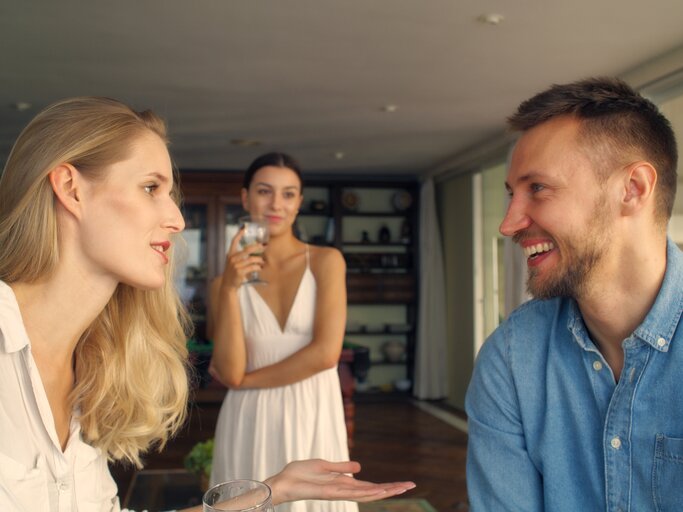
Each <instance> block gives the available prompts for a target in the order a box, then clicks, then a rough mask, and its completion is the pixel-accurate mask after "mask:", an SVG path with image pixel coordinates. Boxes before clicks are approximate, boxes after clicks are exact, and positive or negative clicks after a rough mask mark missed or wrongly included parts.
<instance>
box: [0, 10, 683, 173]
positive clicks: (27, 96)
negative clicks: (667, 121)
mask: <svg viewBox="0 0 683 512" xmlns="http://www.w3.org/2000/svg"><path fill="white" fill-rule="evenodd" d="M488 13H497V14H500V15H502V16H503V17H504V19H503V21H502V22H501V23H499V24H498V25H494V24H490V23H482V22H479V21H477V18H478V17H479V16H480V15H482V14H488ZM682 22H683V2H681V1H680V0H653V1H650V2H642V1H635V0H574V1H572V2H567V1H559V0H517V1H514V2H512V1H509V0H508V1H503V0H422V1H420V0H185V1H181V0H117V1H116V2H94V1H92V0H63V1H60V2H50V1H37V0H24V1H15V2H9V1H5V2H3V3H2V6H0V64H1V65H0V84H2V85H1V86H0V161H4V160H5V158H6V156H7V153H8V152H9V149H10V148H11V145H12V143H13V141H14V139H15V138H16V136H17V134H18V133H19V131H20V129H21V127H23V126H24V125H25V124H26V123H27V122H28V120H29V119H30V118H31V117H32V116H33V115H35V113H36V112H37V111H38V110H40V109H41V108H42V107H44V106H46V105H47V104H49V103H50V102H52V101H54V100H57V99H59V98H63V97H68V96H76V95H104V96H111V97H114V98H117V99H121V100H123V101H125V102H128V103H130V104H131V105H132V106H134V107H135V108H138V109H145V108H152V109H153V110H155V111H156V112H157V113H159V114H161V115H162V116H163V117H164V118H166V120H167V121H168V123H169V125H170V136H171V141H172V145H171V152H172V155H173V157H174V159H175V161H176V163H177V165H178V166H179V167H180V168H183V169H227V170H238V169H244V168H245V167H246V166H247V165H248V163H249V162H250V161H251V160H252V159H253V158H254V157H255V156H257V155H259V154H261V153H263V152H265V151H269V150H272V149H278V150H284V151H287V152H289V153H291V154H293V155H294V156H295V157H297V158H298V159H299V160H300V161H301V163H302V165H303V167H304V170H305V171H307V172H310V173H315V172H325V173H332V174H339V173H347V172H348V173H359V174H361V173H362V174H364V175H367V174H375V173H378V174H379V173H384V174H392V175H398V174H425V173H429V172H433V171H434V169H438V168H443V167H444V165H447V164H445V162H449V161H452V160H453V159H454V158H456V159H457V157H458V155H461V154H463V152H466V151H467V150H468V149H469V148H472V147H473V146H476V145H478V144H480V143H482V142H483V141H487V140H491V139H492V138H496V137H498V136H499V135H500V134H501V133H502V132H503V131H504V120H505V117H506V116H507V115H508V114H510V113H511V112H512V111H513V110H514V108H515V107H516V105H517V104H518V103H519V102H520V101H521V100H523V99H525V98H527V97H528V96H530V95H531V94H533V93H535V92H537V91H539V90H541V89H543V88H545V87H547V86H548V85H549V84H551V83H557V82H566V81H571V80H575V79H578V78H582V77H585V76H589V75H607V74H609V75H612V74H614V75H616V74H619V75H621V74H623V73H625V72H627V71H629V70H631V69H633V68H635V67H637V66H639V65H641V64H642V63H644V62H646V61H648V60H649V59H652V58H654V57H657V56H659V55H662V54H664V53H666V52H668V51H671V50H673V49H675V48H679V47H681V46H682V45H683V30H682V29H681V25H682ZM21 102H24V103H28V104H30V105H31V107H30V108H27V109H26V110H18V109H17V108H16V105H17V104H18V103H21ZM389 105H394V106H396V109H395V111H393V112H391V111H386V110H387V108H386V107H387V106H389ZM388 110H391V108H388ZM235 139H246V140H255V141H260V145H258V146H239V145H235V144H233V143H231V141H232V140H235ZM340 156H342V158H339V157H340Z"/></svg>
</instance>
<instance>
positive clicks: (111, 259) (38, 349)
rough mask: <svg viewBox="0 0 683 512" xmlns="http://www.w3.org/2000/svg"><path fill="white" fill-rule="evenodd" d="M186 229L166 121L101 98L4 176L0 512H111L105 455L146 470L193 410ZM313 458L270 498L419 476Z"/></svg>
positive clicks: (52, 124)
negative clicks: (181, 290) (181, 267)
mask: <svg viewBox="0 0 683 512" xmlns="http://www.w3.org/2000/svg"><path fill="white" fill-rule="evenodd" d="M183 227H184V222H183V219H182V216H181V214H180V211H179V210H178V206H177V194H176V181H175V179H174V176H173V173H172V165H171V161H170V158H169V154H168V151H167V148H166V131H165V127H164V124H163V123H162V122H161V121H160V120H159V119H158V118H157V117H156V116H155V115H154V114H152V113H151V112H149V111H146V112H142V113H138V112H135V111H133V110H131V109H130V108H128V107H127V106H125V105H123V104H121V103H119V102H117V101H114V100H110V99H104V98H75V99H70V100H65V101H61V102H58V103H55V104H54V105H52V106H50V107H48V108H47V109H45V110H44V111H43V112H41V113H40V114H38V116H36V118H35V119H34V120H33V121H31V123H30V124H29V125H28V126H27V127H26V128H25V129H24V131H23V132H22V133H21V134H20V135H19V138H18V140H17V142H16V144H15V146H14V148H13V149H12V151H11V153H10V156H9V158H8V160H7V164H6V167H5V169H4V172H3V174H2V178H0V510H2V511H3V512H10V511H30V512H34V511H51V512H66V511H72V510H79V511H81V512H82V511H86V512H87V511H116V510H119V502H118V499H117V497H116V486H115V484H114V482H113V480H112V478H111V476H110V474H109V471H108V468H107V459H114V460H125V461H129V462H131V463H133V464H136V465H138V466H140V464H141V455H142V454H143V453H144V451H145V450H147V449H149V448H150V446H155V447H158V448H161V447H163V446H164V443H165V442H166V441H167V440H168V438H169V436H170V435H172V434H173V433H174V432H175V431H176V430H177V429H178V427H179V426H180V425H181V424H182V423H183V421H184V419H185V411H186V402H187V395H188V380H187V367H186V366H187V352H186V348H185V340H186V333H187V330H188V321H187V317H186V315H185V313H184V311H183V309H182V307H181V305H180V303H179V301H178V297H177V295H176V292H175V290H174V288H173V284H172V280H171V279H169V276H170V275H171V272H172V266H173V242H174V237H175V235H176V234H177V233H178V232H179V231H181V230H182V229H183ZM356 470H358V467H357V465H356V464H355V463H341V464H331V463H327V462H325V461H308V462H303V463H297V464H294V465H290V466H289V467H288V468H285V470H284V471H283V472H282V473H280V474H279V475H276V476H275V477H273V479H271V480H270V481H269V483H270V484H271V485H272V487H273V497H274V501H275V502H279V501H283V500H290V499H302V498H308V497H311V496H320V495H323V496H325V497H327V498H332V499H336V498H347V497H348V496H349V495H351V496H352V497H354V498H357V499H359V500H366V499H377V498H379V497H386V496H389V495H392V494H395V493H397V492H401V491H403V490H405V489H407V488H408V487H409V485H408V484H395V485H394V484H371V483H367V482H359V481H356V480H354V479H353V478H351V477H346V476H344V475H342V474H340V473H341V472H347V471H351V472H353V471H356Z"/></svg>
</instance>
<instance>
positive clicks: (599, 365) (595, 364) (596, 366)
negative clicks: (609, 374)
mask: <svg viewBox="0 0 683 512" xmlns="http://www.w3.org/2000/svg"><path fill="white" fill-rule="evenodd" d="M593 369H594V370H595V371H596V372H599V371H600V370H602V363H601V362H600V361H594V362H593Z"/></svg>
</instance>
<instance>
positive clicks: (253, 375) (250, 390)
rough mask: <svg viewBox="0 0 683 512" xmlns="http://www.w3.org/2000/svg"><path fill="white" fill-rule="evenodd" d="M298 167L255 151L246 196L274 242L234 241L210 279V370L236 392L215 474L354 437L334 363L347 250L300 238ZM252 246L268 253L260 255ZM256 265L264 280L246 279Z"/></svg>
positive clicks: (243, 472) (339, 453)
mask: <svg viewBox="0 0 683 512" xmlns="http://www.w3.org/2000/svg"><path fill="white" fill-rule="evenodd" d="M302 200H303V195H302V180H301V172H300V169H299V167H298V165H297V163H296V162H295V161H294V160H293V159H292V158H291V157H289V156H288V155H286V154H283V153H268V154H266V155H263V156H261V157H259V158H257V159H256V160H255V161H254V162H253V163H252V164H251V166H250V167H249V169H248V170H247V172H246V174H245V181H244V187H243V189H242V204H243V206H244V209H245V210H246V211H247V212H248V213H249V214H250V215H251V216H258V217H262V218H264V219H265V220H266V221H267V222H268V226H269V229H270V240H269V242H268V244H267V246H265V247H263V246H261V245H260V244H255V245H252V246H248V247H246V248H244V249H240V246H239V243H240V239H241V237H242V233H241V232H240V233H238V234H237V235H236V236H235V238H234V239H233V241H232V244H231V247H230V250H229V252H228V255H227V259H226V264H225V271H224V273H223V275H222V276H220V277H218V278H217V279H216V280H214V282H213V283H212V287H211V314H212V320H213V322H212V323H213V340H214V344H215V346H214V353H213V357H212V362H211V372H212V375H213V376H214V377H216V378H217V379H218V380H219V381H220V382H222V383H223V384H225V385H226V386H227V387H228V388H229V391H228V393H227V395H226V398H225V401H224V402H223V406H222V408H221V412H220V416H219V418H218V423H217V426H216V435H215V449H214V459H213V470H212V478H211V480H212V482H213V483H215V482H219V481H221V480H226V479H228V478H250V479H257V480H258V479H262V478H264V476H265V475H268V474H269V473H271V472H272V469H273V468H276V467H281V466H282V465H283V464H286V463H288V462H290V461H292V460H297V459H308V458H318V457H320V458H324V459H330V460H345V459H347V458H348V445H347V437H346V427H345V423H344V412H343V407H342V397H341V389H340V384H339V376H338V374H337V363H338V361H339V355H340V353H341V349H342V342H343V336H344V327H345V324H346V281H345V279H346V273H345V269H346V267H345V263H344V258H343V256H342V255H341V253H340V252H339V251H338V250H336V249H333V248H329V247H315V246H309V245H307V244H305V243H303V242H301V241H300V240H298V239H297V238H296V237H295V236H294V233H293V229H292V227H293V224H294V222H295V220H296V217H297V213H298V211H299V208H300V206H301V202H302ZM254 253H263V256H256V255H254ZM253 270H258V271H259V272H260V275H261V278H262V279H263V280H265V281H266V282H267V284H266V285H265V286H263V285H260V286H253V285H249V284H244V281H245V276H246V275H247V274H248V273H249V272H251V271H253ZM278 510H289V511H346V512H352V511H357V510H358V508H357V505H356V504H355V503H350V502H336V503H332V502H322V501H309V502H299V503H296V504H288V505H285V506H282V507H279V508H278Z"/></svg>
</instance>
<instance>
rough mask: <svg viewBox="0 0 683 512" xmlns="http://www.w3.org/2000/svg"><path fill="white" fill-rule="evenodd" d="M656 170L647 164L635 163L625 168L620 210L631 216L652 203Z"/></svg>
mask: <svg viewBox="0 0 683 512" xmlns="http://www.w3.org/2000/svg"><path fill="white" fill-rule="evenodd" d="M656 184H657V170H656V169H655V168H654V167H653V166H652V164H651V163H649V162H635V163H633V164H630V165H629V166H628V167H627V168H626V175H625V177H624V190H623V196H622V199H621V209H622V212H623V213H624V215H633V214H634V213H636V212H638V211H640V210H642V209H643V208H644V207H645V206H646V205H648V204H651V203H652V202H653V201H654V194H655V185H656Z"/></svg>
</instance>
